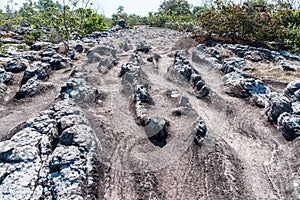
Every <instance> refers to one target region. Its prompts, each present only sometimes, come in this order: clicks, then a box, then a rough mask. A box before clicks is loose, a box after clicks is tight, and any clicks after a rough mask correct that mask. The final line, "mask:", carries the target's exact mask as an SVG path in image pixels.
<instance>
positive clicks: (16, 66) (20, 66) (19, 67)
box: [5, 59, 29, 73]
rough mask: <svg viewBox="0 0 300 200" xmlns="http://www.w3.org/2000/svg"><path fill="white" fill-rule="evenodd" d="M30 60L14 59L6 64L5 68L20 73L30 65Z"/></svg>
mask: <svg viewBox="0 0 300 200" xmlns="http://www.w3.org/2000/svg"><path fill="white" fill-rule="evenodd" d="M28 65H29V64H28V62H27V61H26V60H23V59H12V60H10V61H8V62H7V63H6V65H5V70H6V71H8V72H12V73H19V72H22V71H24V70H25V69H26V68H27V67H28Z"/></svg>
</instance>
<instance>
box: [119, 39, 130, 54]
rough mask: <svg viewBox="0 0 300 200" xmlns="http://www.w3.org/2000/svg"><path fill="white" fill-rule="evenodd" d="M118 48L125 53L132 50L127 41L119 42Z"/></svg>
mask: <svg viewBox="0 0 300 200" xmlns="http://www.w3.org/2000/svg"><path fill="white" fill-rule="evenodd" d="M119 48H120V49H122V50H123V51H125V52H127V51H129V50H131V49H133V47H132V45H131V44H130V42H129V41H128V40H126V41H123V42H121V43H120V44H119Z"/></svg>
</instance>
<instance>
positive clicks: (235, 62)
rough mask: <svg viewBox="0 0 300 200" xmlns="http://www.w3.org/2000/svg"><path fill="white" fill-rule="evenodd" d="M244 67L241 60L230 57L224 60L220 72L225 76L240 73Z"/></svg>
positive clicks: (244, 63)
mask: <svg viewBox="0 0 300 200" xmlns="http://www.w3.org/2000/svg"><path fill="white" fill-rule="evenodd" d="M245 66H246V62H245V60H244V59H243V58H238V57H231V58H227V59H225V60H224V62H223V65H222V68H221V71H222V72H223V73H225V74H228V73H230V72H234V71H240V69H242V68H243V67H245Z"/></svg>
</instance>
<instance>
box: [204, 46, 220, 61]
mask: <svg viewBox="0 0 300 200" xmlns="http://www.w3.org/2000/svg"><path fill="white" fill-rule="evenodd" d="M206 53H207V54H209V55H211V56H212V57H215V58H217V59H218V60H219V61H221V60H222V56H221V54H220V53H219V52H218V51H217V50H216V49H207V50H206Z"/></svg>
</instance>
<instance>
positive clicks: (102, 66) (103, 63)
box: [98, 56, 118, 73]
mask: <svg viewBox="0 0 300 200" xmlns="http://www.w3.org/2000/svg"><path fill="white" fill-rule="evenodd" d="M117 64H118V61H117V60H116V59H115V58H114V57H112V56H106V57H104V58H101V60H100V62H99V65H98V71H99V72H100V73H106V72H108V71H109V70H110V69H111V68H113V67H114V66H116V65H117Z"/></svg>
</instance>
